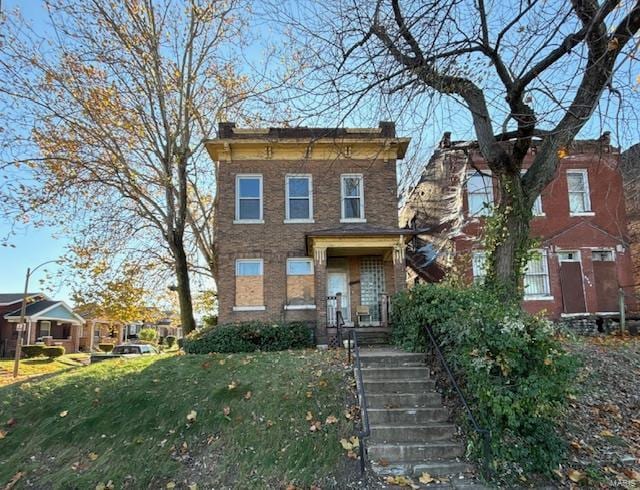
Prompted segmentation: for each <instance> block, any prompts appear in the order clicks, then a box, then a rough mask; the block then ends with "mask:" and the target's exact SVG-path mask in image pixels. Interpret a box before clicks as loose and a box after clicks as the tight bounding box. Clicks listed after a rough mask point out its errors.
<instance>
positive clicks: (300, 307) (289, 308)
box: [284, 305, 316, 310]
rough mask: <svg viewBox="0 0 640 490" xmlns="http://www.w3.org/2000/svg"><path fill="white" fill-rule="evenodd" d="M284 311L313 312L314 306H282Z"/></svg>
mask: <svg viewBox="0 0 640 490" xmlns="http://www.w3.org/2000/svg"><path fill="white" fill-rule="evenodd" d="M284 309H285V310H315V309H316V305H284Z"/></svg>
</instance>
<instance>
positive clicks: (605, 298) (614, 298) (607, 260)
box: [591, 250, 619, 313]
mask: <svg viewBox="0 0 640 490" xmlns="http://www.w3.org/2000/svg"><path fill="white" fill-rule="evenodd" d="M591 260H592V263H593V282H594V283H595V285H596V303H597V305H598V311H599V312H608V313H610V312H614V311H618V308H619V306H618V287H619V286H618V276H617V274H616V263H615V262H614V257H613V250H596V251H594V252H591Z"/></svg>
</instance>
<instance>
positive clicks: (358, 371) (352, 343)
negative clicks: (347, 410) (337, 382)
mask: <svg viewBox="0 0 640 490" xmlns="http://www.w3.org/2000/svg"><path fill="white" fill-rule="evenodd" d="M348 338H349V342H347V344H348V347H347V352H348V354H347V355H348V362H349V364H351V350H352V349H353V360H354V364H355V365H354V369H355V376H356V387H357V390H358V404H359V405H360V430H359V431H358V446H359V450H360V475H363V474H364V472H365V469H366V459H365V458H366V456H367V454H366V447H365V443H364V440H365V439H366V438H368V437H369V436H370V435H371V427H370V425H369V412H368V408H369V406H368V404H367V393H366V392H365V389H364V383H363V381H362V365H361V363H360V346H359V345H358V332H357V331H356V330H355V329H351V330H349V337H348Z"/></svg>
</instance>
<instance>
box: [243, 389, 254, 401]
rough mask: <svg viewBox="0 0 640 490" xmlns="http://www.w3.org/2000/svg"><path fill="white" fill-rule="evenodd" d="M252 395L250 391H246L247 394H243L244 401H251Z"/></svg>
mask: <svg viewBox="0 0 640 490" xmlns="http://www.w3.org/2000/svg"><path fill="white" fill-rule="evenodd" d="M252 395H253V393H251V392H250V391H247V392H246V393H245V394H244V399H245V400H251V396H252Z"/></svg>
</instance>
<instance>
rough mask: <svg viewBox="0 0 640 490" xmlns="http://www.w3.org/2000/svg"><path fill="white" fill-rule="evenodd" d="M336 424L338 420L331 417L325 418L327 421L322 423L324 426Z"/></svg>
mask: <svg viewBox="0 0 640 490" xmlns="http://www.w3.org/2000/svg"><path fill="white" fill-rule="evenodd" d="M337 422H338V419H337V418H335V417H334V416H333V415H329V416H328V417H327V420H325V421H324V423H325V424H335V423H337Z"/></svg>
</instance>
